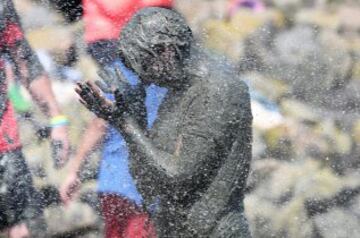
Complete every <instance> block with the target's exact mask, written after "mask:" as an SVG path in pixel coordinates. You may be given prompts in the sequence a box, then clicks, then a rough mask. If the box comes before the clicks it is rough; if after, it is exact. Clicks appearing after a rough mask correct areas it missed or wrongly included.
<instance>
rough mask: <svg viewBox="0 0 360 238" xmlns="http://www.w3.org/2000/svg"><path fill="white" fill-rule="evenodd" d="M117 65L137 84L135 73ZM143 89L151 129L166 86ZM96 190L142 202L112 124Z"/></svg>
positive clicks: (125, 148)
mask: <svg viewBox="0 0 360 238" xmlns="http://www.w3.org/2000/svg"><path fill="white" fill-rule="evenodd" d="M116 67H119V68H120V70H121V71H122V73H123V74H124V76H125V77H126V79H127V80H128V81H129V83H130V84H131V85H132V86H136V85H137V84H138V83H140V81H139V79H138V78H137V76H136V75H135V74H134V73H132V72H131V71H130V70H128V69H127V68H125V66H124V65H123V64H122V63H119V62H117V63H116ZM145 90H146V98H145V106H146V111H147V127H148V128H151V127H152V125H153V123H154V121H155V119H156V116H157V111H158V109H159V106H160V104H161V102H162V100H163V99H164V97H165V95H166V93H167V89H165V88H161V87H158V86H156V85H153V84H152V85H150V86H147V87H146V89H145ZM108 97H109V98H110V99H113V96H112V95H108ZM97 190H98V192H103V193H113V194H120V195H122V196H125V197H127V198H129V199H131V200H133V201H134V202H136V203H137V204H141V203H142V197H141V195H140V193H139V192H138V191H137V189H136V185H135V181H134V179H133V178H132V176H131V174H130V171H129V151H128V148H127V146H126V142H125V140H124V138H123V137H122V135H121V134H120V133H119V132H118V131H117V130H116V129H115V128H112V127H110V128H109V129H108V131H107V134H106V137H105V141H104V146H103V150H102V160H101V164H100V172H99V179H98V189H97Z"/></svg>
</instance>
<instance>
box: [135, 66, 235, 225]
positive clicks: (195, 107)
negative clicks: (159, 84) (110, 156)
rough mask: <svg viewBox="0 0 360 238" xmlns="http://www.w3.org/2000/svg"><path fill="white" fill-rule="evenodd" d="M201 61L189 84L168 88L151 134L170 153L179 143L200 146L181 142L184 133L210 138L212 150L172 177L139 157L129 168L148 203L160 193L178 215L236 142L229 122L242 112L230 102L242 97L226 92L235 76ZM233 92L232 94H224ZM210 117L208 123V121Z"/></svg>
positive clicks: (204, 186) (199, 193)
mask: <svg viewBox="0 0 360 238" xmlns="http://www.w3.org/2000/svg"><path fill="white" fill-rule="evenodd" d="M199 67H202V69H201V68H200V69H199V70H196V69H194V70H196V72H195V74H193V75H189V77H193V81H194V83H192V84H191V86H190V87H188V88H185V89H184V90H182V91H174V90H173V91H172V90H169V92H168V94H167V96H166V98H165V99H164V101H163V103H162V104H161V106H160V109H159V112H158V117H157V119H156V121H155V123H154V126H153V128H152V129H151V130H150V131H149V137H150V138H151V141H152V143H153V145H154V146H155V147H156V148H158V149H159V150H162V151H165V152H167V153H169V154H174V152H175V151H176V150H177V148H178V147H179V146H180V147H181V146H184V148H187V149H188V150H189V151H187V152H186V153H185V154H189V153H191V152H192V151H191V150H194V151H195V150H197V149H198V148H199V147H200V146H201V145H199V144H197V143H202V142H203V140H199V141H198V142H197V141H196V140H190V141H191V142H192V143H193V144H192V145H182V143H183V142H182V141H181V139H182V138H181V137H182V136H188V137H191V136H193V137H194V138H196V137H197V138H201V139H204V138H206V139H207V140H213V141H214V143H213V146H212V147H211V150H212V151H210V152H209V151H206V153H208V156H207V158H206V161H205V162H204V163H203V164H202V165H201V166H200V167H199V169H198V170H197V171H195V173H194V174H192V175H191V176H188V177H187V178H182V179H181V180H178V181H174V180H168V179H167V178H166V177H162V176H161V174H159V173H158V172H157V169H154V168H151V166H144V164H142V163H143V161H142V160H141V158H137V159H134V160H132V163H133V164H132V168H133V174H134V176H135V177H136V180H137V183H138V186H139V190H140V191H141V193H142V194H143V195H144V198H145V202H148V203H151V202H152V201H153V200H154V197H160V200H161V201H160V203H161V204H162V205H164V206H165V207H166V208H164V209H168V208H169V209H173V211H172V212H174V213H176V215H177V216H178V218H179V216H183V215H185V214H186V210H187V209H189V208H190V207H191V205H192V204H193V203H194V202H195V201H197V200H198V199H199V198H200V197H201V196H202V194H203V193H204V192H205V191H206V189H207V188H208V186H209V185H210V183H211V182H212V181H213V179H214V177H215V176H216V174H217V171H218V169H219V168H220V167H221V165H222V164H223V162H224V160H225V159H226V157H227V154H228V152H229V150H230V148H231V145H232V143H233V142H234V139H235V133H234V131H230V128H231V127H233V124H234V122H235V121H236V120H237V119H238V118H239V115H240V111H239V110H240V107H239V106H238V105H239V103H233V101H234V100H239V101H240V98H236V96H237V95H236V93H233V92H229V91H231V88H232V86H231V84H234V78H231V76H229V75H226V73H223V72H221V70H219V71H217V70H216V69H209V68H208V66H207V65H203V66H199ZM238 81H240V79H238ZM235 84H236V83H235ZM237 87H238V86H237ZM231 94H232V96H235V97H234V99H229V98H228V97H231ZM209 119H211V121H212V123H211V124H206V123H207V122H208V121H209ZM209 127H211V128H209ZM184 128H186V130H184ZM184 133H186V135H184ZM204 153H205V152H204ZM181 159H184V160H186V159H194V158H193V157H189V158H187V157H182V158H181ZM195 159H196V158H195ZM154 181H156V183H154ZM147 199H148V201H146V200H147ZM164 212H165V211H164ZM180 223H181V221H180Z"/></svg>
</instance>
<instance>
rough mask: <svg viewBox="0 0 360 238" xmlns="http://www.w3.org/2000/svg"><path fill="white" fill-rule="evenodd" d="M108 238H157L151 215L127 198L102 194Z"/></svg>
mask: <svg viewBox="0 0 360 238" xmlns="http://www.w3.org/2000/svg"><path fill="white" fill-rule="evenodd" d="M100 203H101V209H102V214H103V217H104V220H105V237H106V238H156V232H155V227H154V225H153V223H152V222H151V221H150V218H149V215H148V214H147V213H146V212H144V211H142V209H141V208H139V207H138V206H137V205H136V204H134V203H133V202H131V201H130V200H128V199H126V198H125V197H122V196H119V195H115V194H104V193H103V194H100Z"/></svg>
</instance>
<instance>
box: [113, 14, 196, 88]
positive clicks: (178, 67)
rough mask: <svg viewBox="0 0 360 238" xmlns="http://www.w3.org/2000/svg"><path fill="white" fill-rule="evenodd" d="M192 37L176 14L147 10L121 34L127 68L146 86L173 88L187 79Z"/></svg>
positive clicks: (121, 48)
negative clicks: (150, 84) (186, 69)
mask: <svg viewBox="0 0 360 238" xmlns="http://www.w3.org/2000/svg"><path fill="white" fill-rule="evenodd" d="M191 42H192V33H191V30H190V28H189V27H188V26H187V25H186V23H185V20H184V19H183V18H182V17H181V16H180V15H179V14H178V13H176V12H174V11H171V10H168V9H162V8H148V9H144V10H142V11H140V12H139V13H138V14H136V15H135V16H134V17H133V18H132V20H131V21H130V22H129V24H128V25H127V26H125V28H124V30H123V31H122V34H121V39H120V43H119V45H120V51H121V54H122V57H123V58H124V61H125V64H126V65H127V66H128V67H130V68H132V69H133V70H134V71H135V72H136V73H137V74H138V75H139V76H140V78H141V79H142V80H143V81H145V82H147V83H155V84H158V85H160V86H171V85H172V84H174V83H175V82H176V81H179V79H181V78H183V77H184V73H183V72H184V62H185V60H186V58H187V57H188V56H189V49H190V45H191Z"/></svg>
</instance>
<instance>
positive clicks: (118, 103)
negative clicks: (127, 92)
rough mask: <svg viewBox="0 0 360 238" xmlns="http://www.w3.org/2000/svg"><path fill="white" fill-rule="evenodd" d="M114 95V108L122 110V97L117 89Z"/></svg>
mask: <svg viewBox="0 0 360 238" xmlns="http://www.w3.org/2000/svg"><path fill="white" fill-rule="evenodd" d="M114 94H115V103H116V107H117V108H122V107H123V106H124V95H123V94H122V93H121V92H120V90H119V89H116V90H115V92H114Z"/></svg>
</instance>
